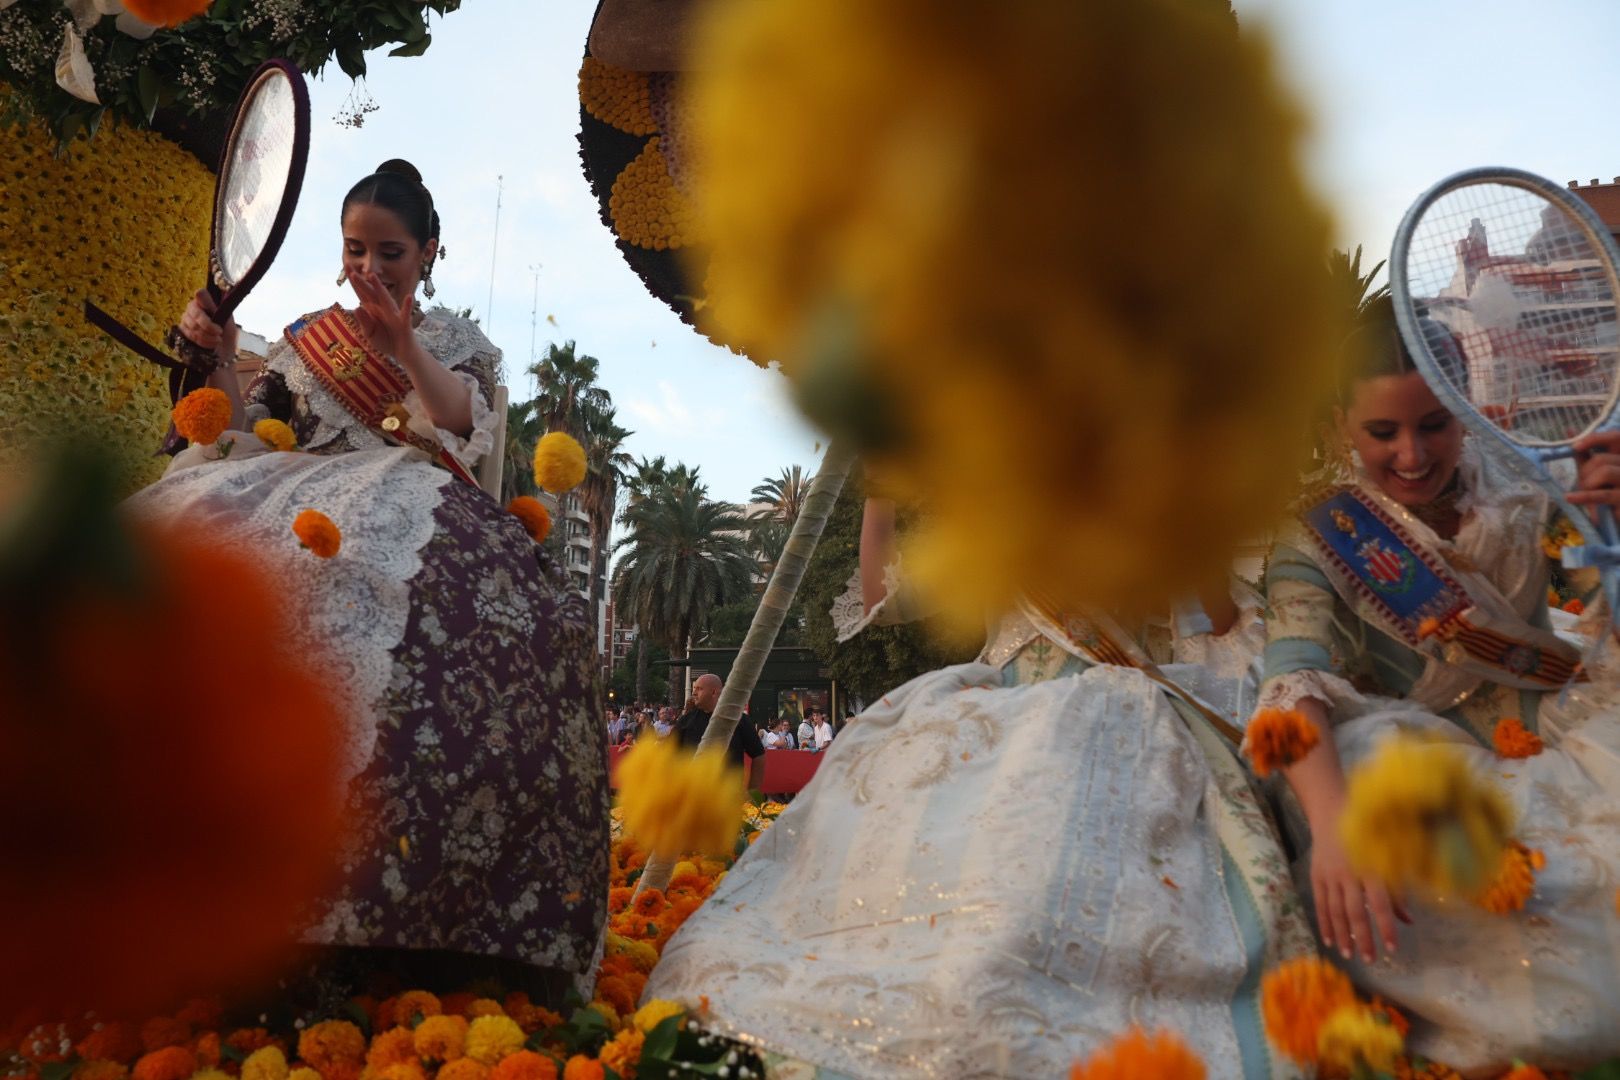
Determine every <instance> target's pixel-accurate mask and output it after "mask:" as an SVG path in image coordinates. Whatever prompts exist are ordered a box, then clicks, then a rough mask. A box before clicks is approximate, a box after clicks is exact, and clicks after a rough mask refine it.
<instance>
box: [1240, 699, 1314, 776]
mask: <svg viewBox="0 0 1620 1080" xmlns="http://www.w3.org/2000/svg"><path fill="white" fill-rule="evenodd" d="M1321 741H1322V733H1321V732H1319V731H1318V730H1317V729H1316V725H1315V724H1313V723H1312V722H1311V721H1310V720H1309V719H1307V718H1306V716H1305V714H1304V713H1302V712H1300V711H1299V710H1297V709H1261V710H1260V711H1259V712H1257V713H1255V714H1254V719H1252V720H1250V721H1249V727H1248V730H1247V731H1245V732H1244V733H1243V752H1244V753H1245V754H1247V755H1248V757H1249V761H1250V763H1251V764H1253V766H1254V771H1255V774H1256V775H1258V776H1270V775H1271V773H1272V771H1273V770H1275V769H1281V768H1285V767H1287V766H1289V765H1292V764H1294V762H1296V761H1299V760H1300V759H1301V758H1303V757H1304V756H1305V755H1306V754H1308V753H1310V752H1311V751H1312V750H1313V749H1314V748H1315V747H1316V744H1317V743H1319V742H1321Z"/></svg>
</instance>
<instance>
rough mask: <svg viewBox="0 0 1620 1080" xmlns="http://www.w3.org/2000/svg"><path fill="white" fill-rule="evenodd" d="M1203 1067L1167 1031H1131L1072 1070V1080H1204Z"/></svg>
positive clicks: (1184, 1044) (1176, 1037) (1193, 1055)
mask: <svg viewBox="0 0 1620 1080" xmlns="http://www.w3.org/2000/svg"><path fill="white" fill-rule="evenodd" d="M1204 1075H1205V1070H1204V1063H1203V1062H1202V1061H1201V1060H1199V1057H1198V1055H1197V1054H1195V1053H1193V1052H1192V1050H1191V1049H1190V1048H1189V1047H1188V1046H1187V1044H1186V1043H1184V1042H1182V1041H1181V1039H1180V1038H1179V1037H1178V1036H1176V1035H1173V1034H1171V1033H1170V1032H1168V1031H1158V1032H1154V1033H1153V1034H1152V1035H1149V1034H1147V1033H1146V1032H1144V1031H1143V1030H1142V1029H1141V1028H1132V1029H1131V1030H1130V1031H1128V1032H1126V1033H1125V1034H1124V1035H1121V1036H1120V1037H1119V1038H1117V1039H1115V1040H1114V1041H1113V1042H1110V1043H1108V1044H1107V1045H1106V1046H1103V1047H1101V1048H1100V1049H1098V1050H1097V1051H1096V1052H1095V1053H1093V1054H1092V1055H1091V1056H1090V1057H1088V1058H1086V1060H1084V1061H1080V1062H1076V1063H1075V1065H1074V1067H1073V1068H1071V1069H1070V1070H1069V1080H1138V1078H1145V1077H1154V1078H1155V1080H1204Z"/></svg>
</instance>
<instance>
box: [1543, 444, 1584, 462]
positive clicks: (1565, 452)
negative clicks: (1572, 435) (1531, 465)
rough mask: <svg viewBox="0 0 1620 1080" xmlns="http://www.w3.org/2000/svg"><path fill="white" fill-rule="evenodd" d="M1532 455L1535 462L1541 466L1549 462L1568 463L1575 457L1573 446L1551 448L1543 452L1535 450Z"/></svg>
mask: <svg viewBox="0 0 1620 1080" xmlns="http://www.w3.org/2000/svg"><path fill="white" fill-rule="evenodd" d="M1534 453H1535V455H1536V460H1538V461H1540V462H1542V463H1543V464H1545V463H1547V462H1549V461H1568V460H1569V459H1570V458H1573V457H1575V456H1576V450H1575V448H1574V447H1573V446H1553V447H1548V448H1547V449H1545V450H1542V449H1537V450H1535V451H1534Z"/></svg>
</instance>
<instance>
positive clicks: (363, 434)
mask: <svg viewBox="0 0 1620 1080" xmlns="http://www.w3.org/2000/svg"><path fill="white" fill-rule="evenodd" d="M264 369H265V370H266V371H273V372H275V373H276V374H277V375H280V376H281V377H282V379H284V380H285V381H286V383H287V389H288V390H289V391H290V392H291V393H292V395H293V397H295V398H299V397H301V398H303V399H304V402H305V406H306V407H307V408H308V409H309V412H310V415H311V416H313V417H314V418H315V421H316V426H315V433H314V434H313V435H311V436H310V437H309V439H308V440H307V441H306V443H305V448H306V449H309V450H319V449H321V448H322V447H325V446H327V445H329V444H331V443H333V442H336V441H337V440H338V439H345V440H346V441H347V443H348V445H349V446H350V447H351V448H352V449H355V450H370V449H373V448H380V447H382V446H384V445H386V444H385V443H384V442H383V439H382V436H381V435H378V434H377V433H376V432H374V431H372V430H371V429H370V428H368V427H366V426H365V425H364V424H362V423H361V422H360V421H359V420H357V419H355V417H354V414H353V413H351V412H349V410H348V409H345V408H344V407H343V403H342V402H340V401H338V399H337V398H335V397H333V396H332V395H331V394H329V393H327V390H326V387H324V386H322V385H321V384H320V380H318V379H316V378H315V376H314V375H312V374H310V371H309V369H308V368H307V367H305V366H304V362H303V361H302V360H300V359H299V358H298V350H296V349H294V348H293V347H292V345H291V344H289V343H288V341H287V339H286V338H285V337H283V338H282V339H281V340H280V341H277V342H275V343H274V344H272V345H271V346H270V351H269V353H268V355H266V357H265V361H264Z"/></svg>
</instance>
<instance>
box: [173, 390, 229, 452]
mask: <svg viewBox="0 0 1620 1080" xmlns="http://www.w3.org/2000/svg"><path fill="white" fill-rule="evenodd" d="M170 415H171V417H172V419H173V420H174V430H176V431H178V432H179V433H180V436H181V438H183V439H186V440H188V441H190V442H194V443H199V444H201V445H204V446H206V445H208V444H209V443H213V442H217V441H218V440H219V437H220V436H221V435H223V434H224V433H225V429H226V428H228V427H230V426H231V399H230V398H228V397H226V396H225V391H223V390H216V389H214V388H213V387H212V386H205V387H203V388H202V389H201V390H193V391H192V392H191V393H189V394H187V395H186V396H185V397H183V398H181V399H180V400H179V401H178V402H176V403H175V406H174V411H173V412H172V413H171V414H170Z"/></svg>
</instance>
